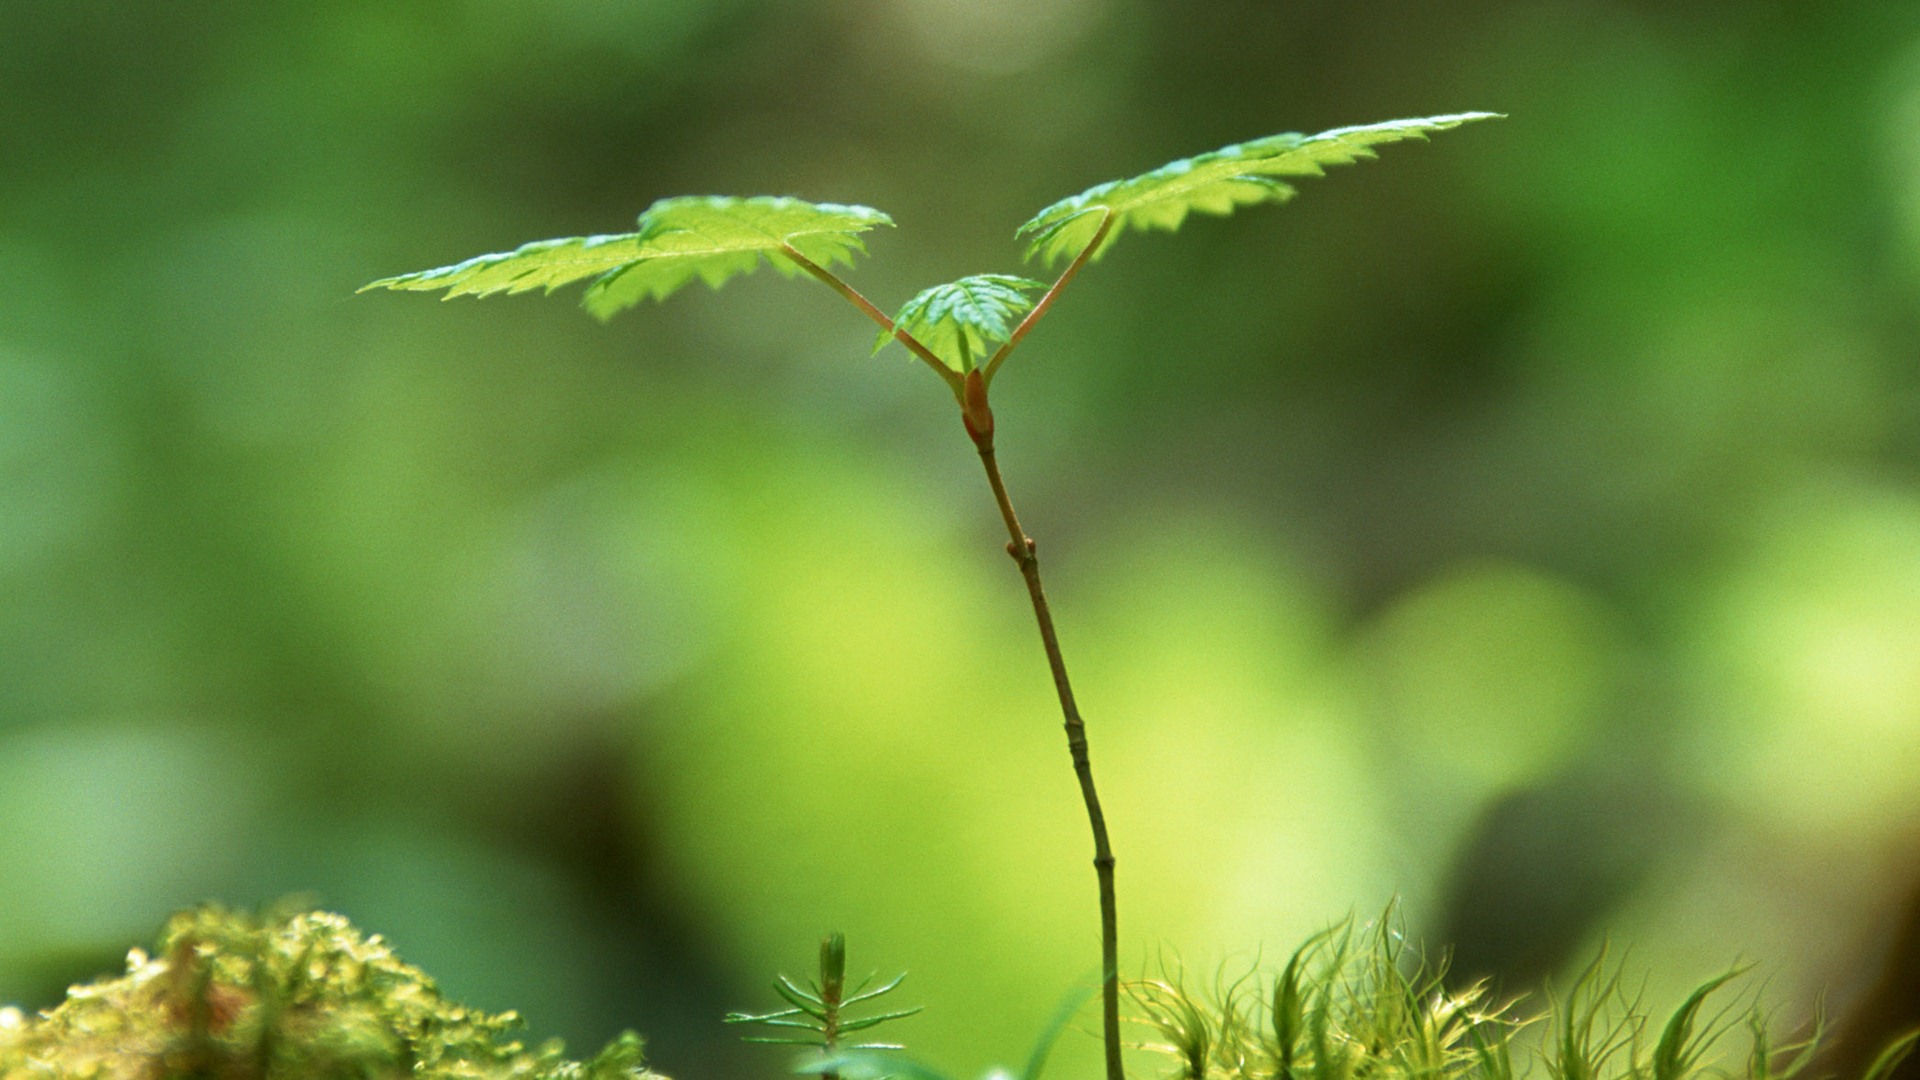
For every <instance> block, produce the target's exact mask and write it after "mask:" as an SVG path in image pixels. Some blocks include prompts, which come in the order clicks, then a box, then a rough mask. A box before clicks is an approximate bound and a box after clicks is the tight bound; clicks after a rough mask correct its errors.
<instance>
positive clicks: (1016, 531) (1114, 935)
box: [969, 426, 1126, 1080]
mask: <svg viewBox="0 0 1920 1080" xmlns="http://www.w3.org/2000/svg"><path fill="white" fill-rule="evenodd" d="M969 431H970V433H972V434H973V437H974V445H975V446H976V447H978V449H979V451H980V463H981V464H982V465H984V466H985V467H986V470H987V483H988V484H989V485H991V486H992V488H993V500H994V502H995V503H996V504H998V505H999V507H1000V517H1001V519H1002V520H1003V521H1005V522H1006V526H1007V535H1008V536H1009V537H1011V539H1010V540H1009V541H1008V542H1007V554H1009V555H1011V556H1013V561H1014V562H1015V563H1016V564H1017V565H1018V566H1019V567H1020V576H1021V577H1023V578H1025V579H1026V582H1027V596H1028V597H1029V598H1031V599H1032V601H1033V617H1034V620H1035V621H1036V622H1038V623H1039V624H1040V643H1041V644H1042V645H1043V646H1044V647H1045V648H1046V651H1047V666H1048V668H1049V669H1051V670H1052V672H1053V688H1054V691H1055V692H1056V693H1057V694H1059V696H1060V713H1061V715H1062V716H1063V717H1064V718H1065V720H1066V729H1067V751H1068V753H1070V754H1071V755H1072V756H1073V772H1074V775H1075V776H1078V777H1079V778H1080V798H1081V800H1082V801H1084V802H1085V803H1086V804H1087V821H1088V823H1089V824H1091V825H1092V826H1093V869H1094V873H1095V874H1096V875H1097V876H1098V877H1099V879H1100V972H1101V974H1100V982H1101V986H1100V996H1101V1000H1100V1006H1101V1007H1100V1013H1101V1029H1102V1033H1103V1034H1104V1036H1105V1038H1104V1040H1103V1041H1104V1042H1105V1043H1106V1063H1107V1080H1125V1077H1126V1073H1125V1072H1124V1071H1123V1069H1122V1067H1121V1064H1120V915H1119V908H1118V905H1117V904H1116V902H1115V899H1114V885H1113V864H1114V859H1113V845H1112V844H1111V843H1110V842H1109V841H1108V839H1107V817H1106V814H1105V813H1104V812H1103V811H1102V810H1101V809H1100V793H1099V792H1098V791H1097V790H1096V789H1095V788H1094V785H1093V763H1092V760H1091V759H1090V758H1089V757H1088V754H1087V727H1086V723H1085V722H1084V721H1082V720H1081V719H1080V706H1079V705H1078V704H1077V703H1076V702H1075V701H1074V698H1073V684H1072V682H1070V681H1069V680H1068V678H1067V661H1066V657H1065V656H1064V655H1062V653H1061V651H1060V635H1059V633H1058V632H1057V631H1055V630H1054V628H1053V610H1052V609H1051V608H1050V607H1049V606H1048V604H1047V592H1046V589H1045V588H1043V587H1042V586H1041V584H1040V558H1039V555H1038V553H1037V550H1038V545H1036V544H1035V543H1034V542H1033V538H1032V537H1030V536H1028V535H1027V534H1026V531H1025V530H1024V529H1022V528H1021V527H1020V518H1019V516H1018V515H1016V514H1015V513H1014V511H1013V500H1012V499H1010V498H1008V496H1007V485H1006V483H1005V481H1003V480H1001V478H1000V464H999V461H998V459H997V458H996V457H995V454H994V449H993V433H992V431H990V430H989V431H987V432H984V433H982V432H974V431H972V428H971V426H969Z"/></svg>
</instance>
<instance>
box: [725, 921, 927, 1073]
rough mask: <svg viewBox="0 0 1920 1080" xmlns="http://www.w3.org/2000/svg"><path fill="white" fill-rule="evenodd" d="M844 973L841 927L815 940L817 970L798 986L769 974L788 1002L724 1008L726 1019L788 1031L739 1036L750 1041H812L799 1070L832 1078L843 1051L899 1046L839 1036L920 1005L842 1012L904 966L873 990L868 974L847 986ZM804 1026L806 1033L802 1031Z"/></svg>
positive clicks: (885, 989)
mask: <svg viewBox="0 0 1920 1080" xmlns="http://www.w3.org/2000/svg"><path fill="white" fill-rule="evenodd" d="M846 977H847V939H846V937H845V936H844V935H842V934H840V933H837V932H836V933H832V934H828V935H827V936H826V937H825V938H823V939H821V942H820V974H819V977H818V978H817V979H810V980H808V982H807V985H806V986H804V987H803V986H800V985H799V984H797V983H795V982H794V981H793V980H792V979H789V978H787V977H786V976H785V975H776V976H774V980H773V992H774V993H776V994H779V995H780V996H781V997H782V998H784V999H786V1001H787V1004H788V1005H789V1006H790V1007H789V1008H785V1009H781V1010H779V1011H777V1012H770V1013H738V1012H736V1013H728V1014H727V1015H726V1018H725V1019H726V1022H727V1023H729V1024H761V1025H764V1026H766V1027H771V1028H781V1029H785V1030H788V1031H793V1032H794V1034H791V1035H787V1034H781V1035H748V1036H743V1039H742V1041H744V1042H751V1043H769V1044H772V1045H775V1046H811V1047H814V1048H816V1049H817V1050H819V1051H820V1053H819V1055H818V1057H817V1058H811V1059H809V1061H808V1062H807V1063H805V1064H803V1065H802V1066H801V1069H800V1071H802V1072H810V1073H817V1074H818V1075H820V1076H823V1077H826V1078H827V1080H837V1078H838V1077H839V1076H840V1068H839V1066H840V1065H841V1064H842V1062H841V1060H840V1058H841V1053H842V1051H846V1050H853V1051H869V1050H899V1049H902V1047H901V1046H900V1044H898V1043H883V1042H859V1043H852V1044H847V1043H845V1042H844V1041H843V1039H842V1037H843V1036H846V1035H851V1034H853V1033H854V1032H857V1031H866V1030H867V1029H869V1028H874V1027H878V1026H880V1025H881V1024H884V1023H886V1022H887V1021H889V1020H899V1019H901V1018H902V1017H907V1016H912V1015H913V1014H914V1013H917V1012H919V1011H920V1006H917V1005H916V1006H914V1007H913V1008H911V1009H898V1010H895V1011H893V1012H883V1013H875V1014H874V1015H872V1016H861V1017H848V1016H846V1015H845V1014H844V1012H843V1010H845V1009H846V1008H847V1007H848V1006H851V1005H861V1004H864V1003H866V1002H869V1001H873V1000H875V999H876V998H879V997H881V996H883V995H886V994H889V993H892V992H893V991H894V989H895V988H897V987H898V986H899V985H900V983H901V981H902V980H904V979H905V978H906V977H907V976H906V974H905V973H904V972H903V973H901V974H899V975H896V976H894V977H893V979H892V980H891V981H889V982H887V983H884V984H882V985H881V986H878V987H875V988H874V989H872V990H867V989H866V986H867V984H868V983H871V982H872V981H873V978H874V977H873V976H872V975H869V976H867V977H866V978H865V979H862V980H861V981H860V983H859V984H858V985H856V986H855V987H854V988H853V990H852V991H851V992H848V991H847V988H846ZM802 1032H804V1033H805V1034H801V1033H802Z"/></svg>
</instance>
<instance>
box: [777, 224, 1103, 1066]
mask: <svg viewBox="0 0 1920 1080" xmlns="http://www.w3.org/2000/svg"><path fill="white" fill-rule="evenodd" d="M1113 220H1114V219H1113V214H1112V212H1111V211H1108V212H1107V214H1106V216H1104V217H1102V218H1101V220H1100V227H1099V228H1098V229H1096V230H1095V231H1094V234H1093V238H1092V239H1091V240H1089V241H1088V242H1087V246H1086V247H1084V248H1082V249H1081V250H1080V253H1079V254H1078V255H1076V256H1074V259H1073V262H1071V263H1069V264H1068V265H1067V268H1066V269H1065V270H1064V271H1062V272H1061V274H1060V276H1059V277H1058V278H1057V279H1055V280H1054V283H1053V286H1052V287H1051V288H1049V289H1048V290H1047V292H1046V295H1044V296H1042V297H1041V298H1040V302H1039V303H1037V304H1035V305H1034V306H1033V310H1032V311H1030V312H1028V313H1027V317H1026V318H1025V319H1022V320H1021V321H1020V325H1019V326H1018V327H1016V328H1014V331H1013V333H1012V335H1011V336H1009V337H1008V339H1007V341H1006V343H1005V344H1003V345H1001V346H1000V348H999V349H998V350H996V351H995V352H994V354H993V357H992V358H991V359H990V360H988V361H987V363H986V364H985V366H984V367H977V368H972V369H971V370H969V371H968V372H967V373H966V374H965V375H962V374H960V373H959V372H956V371H954V370H953V369H952V368H950V367H948V366H947V365H946V364H945V363H944V362H943V361H942V360H941V359H940V358H939V357H938V356H936V355H934V353H933V351H932V350H931V349H929V348H927V347H926V345H925V344H923V343H922V342H921V341H920V340H919V339H917V338H915V337H914V336H913V335H912V334H910V333H908V332H906V331H905V330H902V329H900V328H899V327H898V326H896V325H894V321H893V320H892V319H890V318H888V317H887V316H886V314H885V313H883V312H882V311H881V310H880V309H879V308H877V307H874V306H873V304H872V302H871V301H869V300H868V299H867V298H866V297H864V296H862V295H860V290H858V289H855V288H854V287H853V286H851V285H849V284H847V283H846V282H845V281H842V280H841V279H840V277H839V276H838V275H836V274H835V273H833V271H831V270H828V269H827V268H826V267H823V266H821V265H819V264H818V263H815V262H814V261H812V260H811V259H808V258H807V257H806V256H804V255H802V254H800V253H799V252H798V251H796V250H794V248H793V246H792V245H791V244H783V245H782V246H781V250H782V252H783V253H784V254H785V255H786V256H787V258H789V259H792V260H793V262H794V264H795V265H797V266H799V267H800V269H802V270H805V271H806V272H807V273H809V274H812V275H813V276H814V277H816V278H818V279H819V280H820V281H821V282H823V283H824V284H826V285H827V287H829V288H831V289H832V290H833V291H834V292H837V293H839V294H840V295H841V296H843V297H845V298H846V299H847V301H848V302H849V303H851V304H852V305H853V306H854V307H857V308H859V309H860V311H861V312H862V313H864V314H865V315H866V316H867V318H869V319H872V320H873V321H874V322H876V323H878V324H879V325H880V326H881V328H883V329H885V330H886V331H887V332H888V333H890V334H892V335H893V337H894V339H895V340H897V341H899V342H900V343H901V344H902V345H905V346H906V347H907V348H908V349H909V350H910V351H912V353H913V354H914V355H915V356H917V357H919V358H920V359H921V360H922V361H924V362H925V363H926V365H927V366H928V367H930V368H932V369H933V370H934V373H935V374H936V375H939V376H940V378H941V380H942V381H943V382H945V383H946V384H947V386H948V388H949V389H951V390H952V391H953V394H954V397H955V398H956V399H958V400H959V401H960V414H961V417H962V419H963V420H964V421H965V423H966V428H967V434H968V435H970V436H972V438H973V443H974V446H975V448H977V449H978V450H979V451H980V462H981V464H982V465H984V466H985V467H986V470H987V483H988V484H989V485H990V486H991V487H992V488H993V500H994V503H995V504H996V505H997V506H999V508H1000V517H1001V520H1002V521H1004V522H1005V523H1006V526H1007V535H1008V537H1009V538H1010V539H1009V541H1008V543H1007V554H1009V555H1011V556H1013V561H1014V563H1015V564H1017V565H1018V566H1019V567H1020V576H1021V577H1022V578H1024V579H1026V582H1027V596H1028V597H1029V598H1030V599H1031V600H1032V601H1033V617H1034V620H1035V621H1036V622H1038V623H1039V626H1040V643H1041V645H1042V646H1043V647H1044V648H1045V649H1046V653H1047V667H1048V668H1049V670H1051V671H1052V673H1053V688H1054V691H1055V692H1056V693H1057V694H1058V695H1059V697H1060V714H1061V716H1062V717H1063V718H1064V720H1065V726H1066V730H1067V752H1068V753H1069V754H1070V755H1071V756H1072V758H1073V772H1074V775H1075V776H1077V777H1078V778H1079V780H1080V798H1081V800H1082V801H1083V802H1085V803H1086V806H1087V823H1088V824H1089V825H1090V826H1091V827H1092V829H1093V869H1094V874H1095V876H1097V877H1098V879H1099V883H1100V1014H1101V1015H1100V1019H1101V1031H1102V1035H1103V1039H1102V1042H1103V1043H1104V1044H1105V1049H1106V1080H1126V1071H1125V1069H1124V1068H1123V1067H1122V1065H1121V1061H1120V915H1119V905H1118V903H1117V902H1116V900H1115V896H1114V884H1113V880H1114V878H1113V866H1114V859H1113V844H1112V843H1111V841H1109V840H1108V838H1107V816H1106V813H1105V812H1104V811H1102V810H1101V808H1100V793H1099V791H1098V790H1097V789H1096V788H1095V787H1094V784H1093V762H1092V759H1091V758H1090V757H1089V756H1088V753H1087V726H1086V723H1085V721H1083V720H1081V718H1080V706H1079V705H1078V704H1077V703H1076V702H1075V701H1074V697H1073V683H1072V682H1071V681H1070V680H1069V679H1068V677H1067V661H1066V657H1065V656H1064V655H1063V654H1062V653H1061V651H1060V635H1059V633H1058V632H1057V631H1056V630H1055V629H1054V627H1053V610H1052V609H1051V608H1050V607H1049V606H1048V604H1047V592H1046V589H1045V588H1043V587H1042V586H1041V583H1040V559H1039V556H1038V554H1037V545H1036V544H1035V543H1034V541H1033V538H1032V537H1030V536H1028V535H1027V534H1026V531H1025V530H1024V529H1022V528H1021V527H1020V518H1019V516H1018V515H1016V514H1015V513H1014V511H1013V500H1012V499H1011V498H1009V497H1008V495H1007V485H1006V482H1005V481H1003V480H1002V479H1001V478H1000V465H999V461H998V459H997V458H996V457H995V456H994V449H993V413H992V411H991V410H990V409H988V407H987V400H986V386H987V382H988V380H990V379H992V377H993V373H994V372H995V371H996V370H998V368H999V367H1000V365H1001V363H1002V362H1004V361H1005V360H1006V358H1007V354H1008V353H1010V352H1012V351H1013V347H1014V346H1015V345H1017V344H1019V342H1020V339H1021V338H1023V337H1025V336H1026V335H1027V332H1028V331H1029V330H1031V329H1033V325H1034V324H1035V323H1036V322H1038V321H1039V320H1040V317H1041V316H1042V315H1045V314H1046V313H1047V310H1048V309H1049V308H1050V307H1052V306H1053V301H1054V299H1055V298H1056V297H1057V296H1059V295H1060V290H1061V289H1064V288H1066V285H1067V282H1069V281H1072V280H1073V277H1074V275H1075V274H1078V273H1079V272H1080V268H1081V267H1083V266H1085V265H1086V264H1087V260H1089V259H1091V258H1092V257H1093V253H1094V252H1095V251H1097V250H1098V249H1099V247H1100V245H1101V243H1102V242H1103V241H1104V240H1106V238H1107V232H1108V230H1110V229H1111V228H1112V227H1113ZM961 348H962V349H963V350H964V349H965V348H966V341H965V338H964V336H963V337H962V339H961ZM969 366H970V365H969Z"/></svg>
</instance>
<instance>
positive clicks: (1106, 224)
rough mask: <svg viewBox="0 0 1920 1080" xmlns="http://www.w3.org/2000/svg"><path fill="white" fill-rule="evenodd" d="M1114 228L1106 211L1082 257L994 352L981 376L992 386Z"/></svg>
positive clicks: (1068, 267) (1064, 272)
mask: <svg viewBox="0 0 1920 1080" xmlns="http://www.w3.org/2000/svg"><path fill="white" fill-rule="evenodd" d="M1111 228H1113V211H1111V210H1107V211H1104V212H1103V214H1102V216H1101V218H1100V227H1099V228H1098V229H1095V230H1094V233H1093V239H1091V240H1089V241H1087V246H1086V247H1083V248H1081V249H1080V254H1078V255H1075V256H1074V257H1073V261H1072V262H1070V263H1068V264H1067V268H1066V269H1065V270H1062V271H1061V272H1060V276H1059V277H1058V278H1055V279H1054V282H1053V287H1052V288H1050V289H1048V290H1047V293H1046V295H1045V296H1042V297H1041V298H1040V302H1039V303H1037V304H1035V305H1033V310H1032V311H1029V312H1027V317H1026V318H1024V319H1021V320H1020V325H1019V326H1016V327H1014V328H1013V333H1012V334H1010V335H1009V336H1008V337H1007V340H1006V343H1005V344H1004V345H1001V346H1000V347H999V348H998V349H996V350H994V353H993V356H992V358H990V359H989V360H988V361H987V362H986V364H985V365H984V367H983V369H982V371H981V373H980V374H981V377H982V378H984V379H985V380H986V381H987V382H989V383H991V382H993V373H994V372H996V371H999V370H1000V365H1001V364H1003V363H1005V362H1006V360H1007V354H1008V353H1011V352H1012V351H1013V347H1014V346H1015V345H1018V344H1020V339H1021V338H1023V337H1026V336H1027V331H1029V330H1031V329H1033V324H1034V323H1037V322H1039V321H1040V316H1042V315H1045V314H1046V313H1047V309H1048V308H1050V307H1052V306H1053V299H1054V297H1056V296H1059V295H1060V290H1061V289H1064V288H1066V287H1067V282H1069V281H1072V280H1073V276H1074V275H1075V274H1078V273H1079V272H1080V268H1081V267H1083V266H1085V265H1087V260H1088V259H1091V258H1093V253H1094V252H1096V251H1098V250H1100V244H1101V242H1102V241H1104V240H1106V238H1107V230H1109V229H1111Z"/></svg>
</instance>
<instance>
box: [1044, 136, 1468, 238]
mask: <svg viewBox="0 0 1920 1080" xmlns="http://www.w3.org/2000/svg"><path fill="white" fill-rule="evenodd" d="M1499 115H1500V114H1499V113H1484V112H1469V113H1455V114H1453V115H1450V116H1429V117H1425V118H1423V119H1418V120H1388V121H1386V122H1384V123H1379V124H1364V125H1361V126H1359V127H1344V128H1335V129H1333V130H1332V131H1323V132H1321V133H1320V134H1318V135H1301V134H1298V133H1294V132H1289V133H1286V134H1282V135H1269V136H1267V137H1266V138H1264V139H1255V140H1253V141H1252V142H1244V143H1236V144H1234V145H1232V146H1225V147H1222V148H1220V149H1218V150H1215V151H1213V152H1211V153H1206V154H1200V155H1198V156H1196V157H1190V158H1182V159H1180V160H1179V161H1174V162H1169V163H1168V164H1165V165H1162V166H1160V167H1159V168H1157V169H1155V170H1153V171H1152V172H1149V173H1143V174H1141V175H1139V176H1136V177H1133V178H1132V179H1129V180H1112V181H1109V182H1107V183H1104V184H1098V185H1096V186H1094V187H1090V188H1088V189H1087V190H1085V191H1083V192H1081V193H1080V194H1078V195H1075V196H1073V197H1072V198H1067V199H1062V200H1060V201H1059V202H1057V203H1054V204H1053V205H1052V206H1049V207H1047V208H1046V209H1045V210H1042V211H1040V212H1039V213H1038V214H1035V215H1034V217H1033V220H1031V221H1029V222H1027V223H1026V224H1025V225H1022V226H1020V229H1019V231H1018V232H1017V233H1016V234H1015V235H1017V236H1023V237H1026V238H1027V258H1029V259H1032V258H1034V257H1035V256H1039V257H1040V258H1041V259H1043V260H1044V261H1045V262H1047V263H1049V264H1051V263H1053V262H1055V261H1056V260H1059V259H1062V258H1072V257H1073V256H1075V255H1078V254H1079V253H1080V251H1081V250H1082V249H1084V248H1085V247H1086V246H1087V245H1088V244H1090V243H1092V242H1093V238H1094V235H1095V234H1096V233H1098V232H1099V230H1100V224H1101V222H1103V221H1105V220H1106V219H1107V218H1108V217H1112V218H1114V221H1113V226H1112V227H1111V228H1110V229H1108V230H1107V234H1106V237H1105V239H1103V240H1102V241H1101V244H1100V249H1099V250H1098V251H1095V252H1094V253H1093V255H1094V257H1095V258H1098V257H1099V256H1100V255H1101V254H1103V253H1104V252H1105V251H1106V249H1107V248H1108V247H1111V246H1112V244H1113V242H1114V240H1115V239H1117V238H1118V237H1119V236H1120V234H1121V233H1123V232H1125V231H1126V230H1127V229H1129V228H1132V229H1141V230H1145V229H1165V230H1166V231H1168V232H1173V231H1174V230H1176V229H1178V228H1180V225H1181V223H1182V222H1184V221H1185V220H1186V218H1187V215H1188V214H1189V213H1191V212H1193V211H1199V212H1200V213H1203V214H1216V215H1221V216H1225V215H1227V214H1231V213H1233V211H1234V210H1235V209H1237V208H1238V207H1242V206H1251V205H1253V204H1255V203H1263V202H1286V201H1287V200H1288V199H1291V198H1293V195H1294V189H1293V186H1292V185H1291V184H1287V183H1285V182H1283V181H1281V180H1279V179H1276V178H1277V177H1282V176H1320V175H1322V174H1324V172H1325V171H1326V167H1327V166H1329V165H1348V164H1351V163H1353V162H1356V161H1361V160H1364V159H1367V158H1372V157H1375V156H1377V155H1375V153H1374V151H1373V147H1375V146H1379V145H1382V144H1384V143H1392V142H1400V141H1402V140H1405V139H1424V138H1426V137H1427V133H1428V132H1431V131H1445V130H1447V129H1449V128H1456V127H1459V126H1460V125H1462V124H1467V123H1472V122H1473V121H1475V120H1489V119H1495V118H1498V117H1499Z"/></svg>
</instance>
